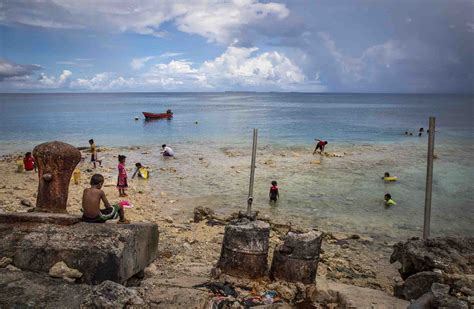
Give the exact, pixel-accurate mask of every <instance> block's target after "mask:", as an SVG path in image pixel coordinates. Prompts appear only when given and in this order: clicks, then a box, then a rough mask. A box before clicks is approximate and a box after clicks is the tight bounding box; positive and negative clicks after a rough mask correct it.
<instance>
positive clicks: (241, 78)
mask: <svg viewBox="0 0 474 309" xmlns="http://www.w3.org/2000/svg"><path fill="white" fill-rule="evenodd" d="M257 51H258V48H256V47H253V48H245V47H235V46H230V47H228V48H227V50H226V51H225V52H224V53H223V54H222V55H221V56H219V57H217V58H216V59H214V60H212V61H206V62H204V64H203V65H202V67H201V68H200V71H201V72H202V73H204V74H205V75H206V76H207V79H208V80H209V81H210V82H211V83H215V84H217V85H219V84H220V85H223V86H225V85H239V86H276V87H278V88H285V87H287V86H291V85H295V84H302V83H304V81H305V79H306V78H305V76H304V74H303V73H302V71H301V69H300V68H299V67H298V66H296V65H295V64H294V63H293V62H292V61H291V60H290V59H289V58H287V57H286V56H285V55H284V54H281V53H278V52H275V51H273V52H265V53H262V54H259V55H256V56H253V54H254V53H255V52H257Z"/></svg>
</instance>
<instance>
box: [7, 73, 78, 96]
mask: <svg viewBox="0 0 474 309" xmlns="http://www.w3.org/2000/svg"><path fill="white" fill-rule="evenodd" d="M71 80H72V72H71V71H69V70H63V71H62V72H61V74H60V75H59V76H58V77H55V76H52V75H51V76H48V75H46V74H44V73H42V72H41V73H40V74H39V75H38V76H37V77H35V76H34V75H32V74H29V75H21V76H15V77H11V78H7V79H4V80H3V81H0V91H4V92H11V91H18V90H20V91H30V90H34V91H36V90H51V89H68V88H69V85H70V82H71Z"/></svg>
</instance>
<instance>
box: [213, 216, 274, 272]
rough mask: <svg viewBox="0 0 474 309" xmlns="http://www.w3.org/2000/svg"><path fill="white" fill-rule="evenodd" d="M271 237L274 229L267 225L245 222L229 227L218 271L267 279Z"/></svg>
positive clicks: (239, 221) (232, 224)
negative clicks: (269, 240) (265, 277)
mask: <svg viewBox="0 0 474 309" xmlns="http://www.w3.org/2000/svg"><path fill="white" fill-rule="evenodd" d="M269 236H270V225H269V224H268V223H266V222H263V221H258V220H257V221H250V220H246V219H241V220H238V221H234V222H232V223H230V224H228V225H227V226H226V227H225V234H224V240H223V242H222V250H221V256H220V259H219V262H218V264H217V267H218V268H220V269H221V270H222V272H223V273H226V274H229V275H233V276H236V277H243V278H251V279H254V278H261V277H264V276H265V275H266V274H267V258H268V239H269Z"/></svg>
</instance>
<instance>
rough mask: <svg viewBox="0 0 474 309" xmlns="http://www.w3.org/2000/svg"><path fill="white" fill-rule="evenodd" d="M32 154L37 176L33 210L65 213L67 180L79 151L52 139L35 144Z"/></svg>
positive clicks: (79, 153) (77, 160)
mask: <svg viewBox="0 0 474 309" xmlns="http://www.w3.org/2000/svg"><path fill="white" fill-rule="evenodd" d="M33 156H34V157H35V161H36V164H37V165H38V176H39V184H38V196H37V198H36V208H35V210H36V211H39V212H54V213H65V212H66V206H67V197H68V191H69V182H70V181H71V175H72V172H73V171H74V168H75V167H76V165H77V164H78V163H79V161H80V160H81V152H80V151H79V150H77V148H76V147H74V146H72V145H69V144H66V143H63V142H57V141H54V142H48V143H43V144H40V145H38V146H36V147H35V148H34V149H33Z"/></svg>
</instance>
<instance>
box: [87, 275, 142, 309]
mask: <svg viewBox="0 0 474 309" xmlns="http://www.w3.org/2000/svg"><path fill="white" fill-rule="evenodd" d="M143 305H145V302H144V301H143V299H142V298H141V297H140V295H139V293H138V292H137V291H136V290H135V289H133V288H127V287H124V286H123V285H120V284H118V283H116V282H112V281H104V282H102V283H101V284H99V285H96V286H94V287H92V293H90V294H89V295H87V297H86V298H85V300H84V303H83V306H84V307H90V308H126V307H129V306H137V307H140V306H143Z"/></svg>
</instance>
